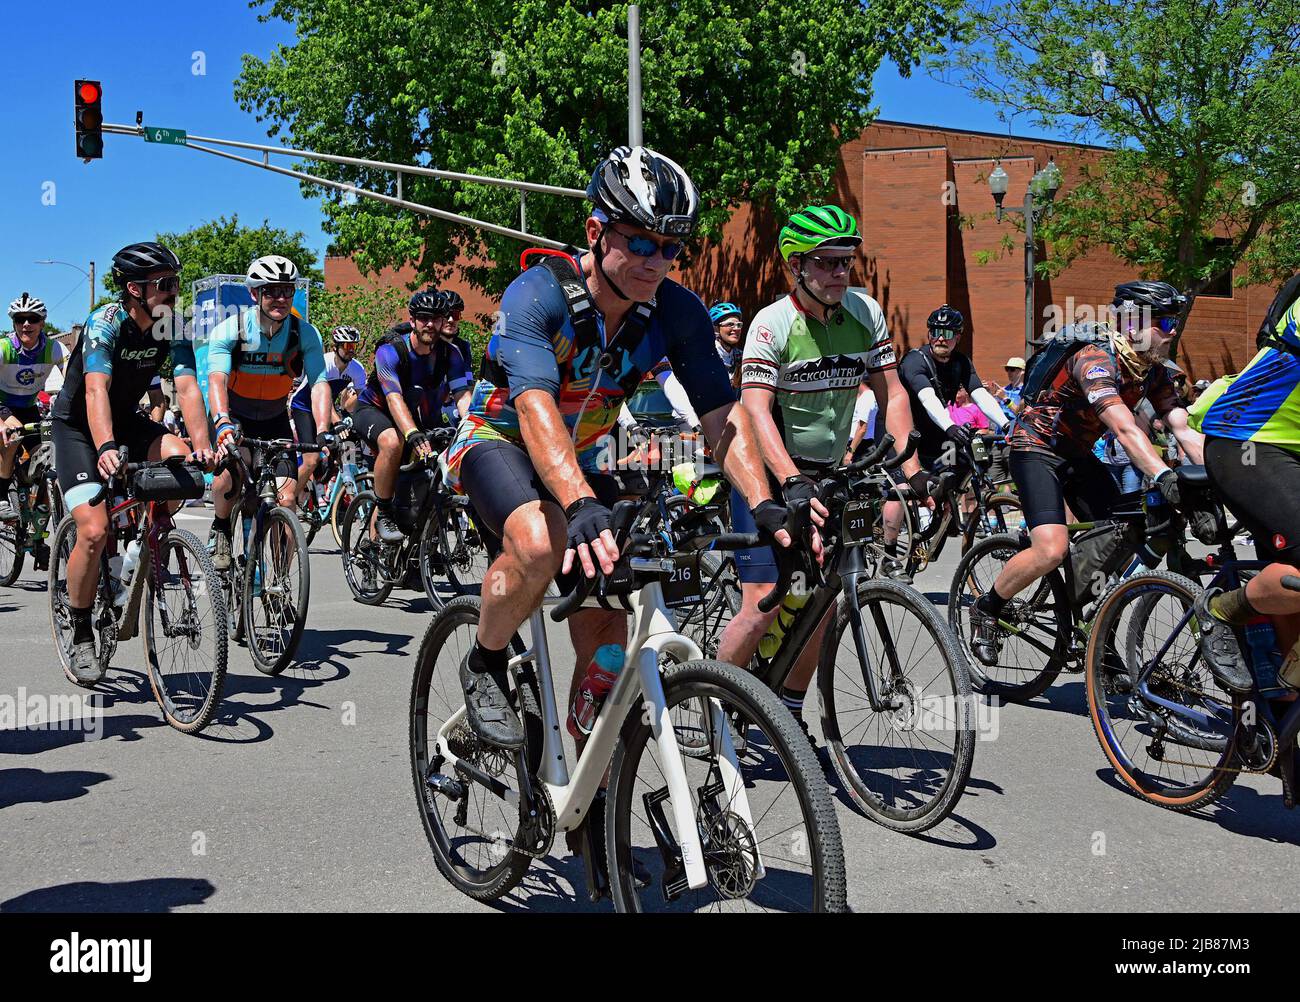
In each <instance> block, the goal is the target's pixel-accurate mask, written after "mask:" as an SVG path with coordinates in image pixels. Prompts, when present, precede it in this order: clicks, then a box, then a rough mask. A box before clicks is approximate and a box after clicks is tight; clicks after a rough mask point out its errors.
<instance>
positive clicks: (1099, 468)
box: [1010, 449, 1122, 529]
mask: <svg viewBox="0 0 1300 1002" xmlns="http://www.w3.org/2000/svg"><path fill="white" fill-rule="evenodd" d="M1010 465H1011V479H1012V480H1014V481H1015V482H1016V491H1017V493H1018V496H1019V498H1020V508H1021V510H1022V511H1023V512H1024V515H1025V524H1026V525H1027V526H1029V528H1031V529H1036V528H1037V527H1038V526H1040V525H1065V524H1066V519H1065V503H1066V501H1067V500H1068V501H1069V503H1070V510H1071V511H1072V512H1073V513H1074V517H1075V518H1076V519H1078V520H1079V521H1080V522H1092V521H1095V520H1097V519H1103V518H1106V517H1108V516H1109V515H1110V513H1111V511H1112V509H1114V507H1115V505H1116V503H1117V502H1118V501H1119V499H1120V498H1121V497H1122V495H1121V494H1120V491H1119V487H1117V486H1116V485H1115V478H1114V477H1112V476H1111V475H1110V470H1109V469H1108V468H1107V467H1106V466H1105V465H1104V464H1103V463H1102V462H1101V461H1100V460H1098V459H1097V458H1095V457H1094V456H1081V457H1077V458H1074V459H1065V458H1063V457H1061V456H1048V455H1046V454H1044V453H1041V452H1029V451H1027V450H1024V449H1012V450H1011V462H1010Z"/></svg>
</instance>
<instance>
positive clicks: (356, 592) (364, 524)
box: [343, 491, 393, 605]
mask: <svg viewBox="0 0 1300 1002" xmlns="http://www.w3.org/2000/svg"><path fill="white" fill-rule="evenodd" d="M374 512H375V496H374V494H372V493H371V492H370V491H363V492H362V493H360V494H358V495H357V496H356V497H355V498H353V499H352V503H351V504H350V505H348V512H347V514H346V515H345V516H343V577H344V579H345V580H346V581H347V583H348V587H349V588H350V589H351V590H352V594H353V596H354V597H355V598H356V600H357V601H358V602H364V603H365V604H366V605H383V604H384V602H385V601H386V600H387V598H388V595H389V593H390V592H391V591H392V590H393V579H392V577H391V576H390V574H389V563H390V559H391V549H392V547H391V544H388V543H382V542H380V541H379V540H377V539H374V538H373V537H372V534H371V531H370V521H371V518H372V517H373V516H374Z"/></svg>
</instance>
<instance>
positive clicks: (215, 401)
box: [185, 372, 230, 421]
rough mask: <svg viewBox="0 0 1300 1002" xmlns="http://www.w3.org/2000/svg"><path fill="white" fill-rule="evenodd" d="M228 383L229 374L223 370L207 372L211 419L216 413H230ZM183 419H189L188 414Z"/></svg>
mask: <svg viewBox="0 0 1300 1002" xmlns="http://www.w3.org/2000/svg"><path fill="white" fill-rule="evenodd" d="M229 383H230V376H229V375H227V374H226V373H224V372H209V373H208V409H209V410H211V411H212V417H213V419H215V418H216V417H217V415H218V414H229V413H230V397H229V394H228V393H227V387H228V385H229ZM185 420H186V421H188V420H189V415H186V418H185Z"/></svg>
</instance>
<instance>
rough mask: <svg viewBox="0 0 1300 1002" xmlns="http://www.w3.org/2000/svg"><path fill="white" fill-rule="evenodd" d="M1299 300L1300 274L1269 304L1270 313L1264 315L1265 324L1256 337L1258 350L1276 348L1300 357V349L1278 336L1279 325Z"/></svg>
mask: <svg viewBox="0 0 1300 1002" xmlns="http://www.w3.org/2000/svg"><path fill="white" fill-rule="evenodd" d="M1297 299H1300V274H1296V275H1292V276H1291V278H1290V279H1289V280H1288V281H1287V283H1286V284H1285V285H1284V286H1282V288H1281V289H1279V290H1278V293H1277V295H1276V296H1274V297H1273V302H1272V303H1271V304H1269V307H1268V312H1267V313H1266V314H1264V322H1263V323H1262V324H1260V325H1259V333H1257V334H1256V335H1255V348H1256V349H1257V350H1258V349H1262V348H1276V349H1278V350H1279V351H1285V352H1288V353H1289V354H1292V355H1300V348H1297V347H1296V346H1295V345H1292V344H1287V343H1286V342H1285V341H1283V340H1282V339H1281V338H1280V337H1278V336H1277V325H1278V324H1280V323H1281V322H1282V318H1283V317H1284V316H1286V312H1287V310H1289V309H1291V307H1292V306H1293V305H1294V304H1295V301H1296V300H1297Z"/></svg>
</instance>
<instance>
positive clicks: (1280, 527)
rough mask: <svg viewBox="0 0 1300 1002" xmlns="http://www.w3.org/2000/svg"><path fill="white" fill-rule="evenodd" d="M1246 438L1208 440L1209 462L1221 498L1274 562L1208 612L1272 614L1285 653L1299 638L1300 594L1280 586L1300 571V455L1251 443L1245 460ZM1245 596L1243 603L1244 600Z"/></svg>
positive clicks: (1221, 614) (1266, 557)
mask: <svg viewBox="0 0 1300 1002" xmlns="http://www.w3.org/2000/svg"><path fill="white" fill-rule="evenodd" d="M1242 446H1243V443H1241V442H1238V441H1235V440H1232V439H1222V438H1212V439H1208V440H1207V441H1206V443H1205V466H1206V469H1207V470H1208V471H1209V474H1210V478H1211V479H1212V480H1213V482H1214V486H1215V489H1216V490H1217V491H1218V494H1219V497H1220V498H1221V499H1222V500H1223V503H1224V505H1225V506H1226V507H1227V509H1228V510H1229V511H1230V512H1232V513H1233V515H1235V516H1236V517H1237V519H1238V520H1239V521H1241V522H1242V524H1243V525H1245V526H1246V527H1247V528H1249V529H1250V531H1251V535H1252V536H1253V537H1254V539H1255V553H1256V556H1258V558H1259V559H1260V560H1268V561H1271V563H1270V564H1269V565H1268V567H1266V568H1264V570H1262V571H1261V572H1260V573H1259V574H1258V575H1256V576H1255V577H1254V578H1252V579H1251V580H1250V581H1249V582H1248V583H1247V584H1246V586H1245V588H1244V589H1239V590H1238V591H1240V593H1241V594H1240V595H1238V594H1235V593H1233V592H1229V593H1226V594H1224V595H1222V596H1219V597H1217V598H1214V599H1213V600H1212V601H1211V608H1210V611H1211V612H1212V613H1213V614H1214V615H1216V616H1217V617H1219V618H1221V619H1224V620H1225V621H1229V622H1231V621H1232V618H1236V617H1232V618H1228V616H1225V613H1227V614H1228V615H1230V614H1231V611H1232V610H1233V608H1234V607H1236V608H1238V609H1239V610H1240V611H1241V612H1243V613H1248V612H1250V611H1252V610H1253V611H1255V612H1258V613H1262V614H1264V615H1268V616H1272V617H1273V627H1274V630H1275V631H1276V632H1277V639H1278V647H1279V649H1280V650H1281V651H1282V654H1283V657H1285V656H1286V653H1287V651H1289V650H1291V649H1292V648H1293V647H1294V646H1295V645H1296V643H1297V641H1298V640H1300V593H1296V592H1293V591H1291V590H1289V589H1287V588H1286V587H1284V586H1283V585H1282V578H1284V577H1286V576H1288V575H1298V576H1300V530H1298V529H1297V527H1296V521H1295V514H1294V508H1295V499H1296V498H1297V497H1300V457H1298V456H1296V455H1295V454H1294V453H1292V452H1289V451H1287V450H1286V449H1281V448H1278V447H1277V446H1272V445H1268V444H1261V443H1252V444H1251V451H1252V455H1251V459H1252V460H1253V461H1252V462H1249V463H1248V462H1247V461H1246V453H1245V452H1244V451H1243V448H1242ZM1243 598H1244V600H1245V601H1244V602H1242V601H1241V600H1242V599H1243Z"/></svg>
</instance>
